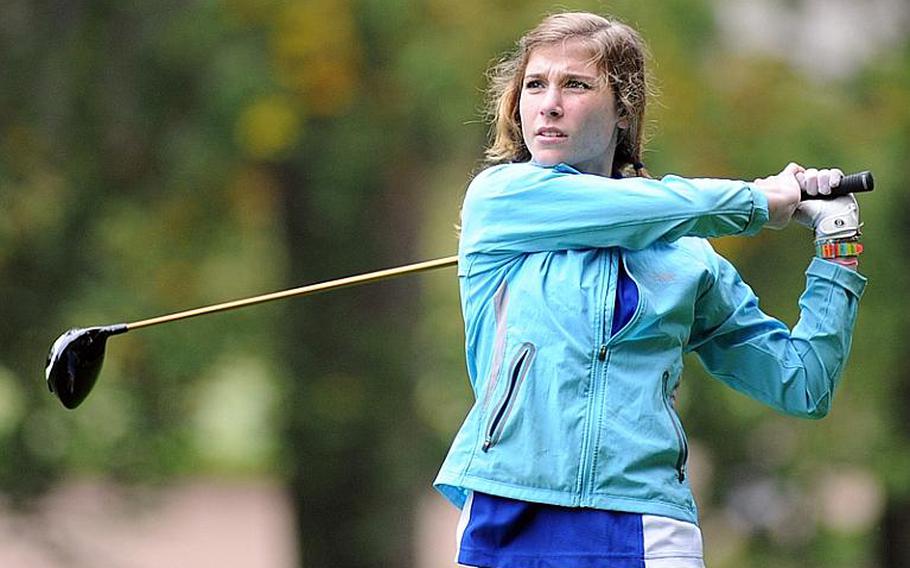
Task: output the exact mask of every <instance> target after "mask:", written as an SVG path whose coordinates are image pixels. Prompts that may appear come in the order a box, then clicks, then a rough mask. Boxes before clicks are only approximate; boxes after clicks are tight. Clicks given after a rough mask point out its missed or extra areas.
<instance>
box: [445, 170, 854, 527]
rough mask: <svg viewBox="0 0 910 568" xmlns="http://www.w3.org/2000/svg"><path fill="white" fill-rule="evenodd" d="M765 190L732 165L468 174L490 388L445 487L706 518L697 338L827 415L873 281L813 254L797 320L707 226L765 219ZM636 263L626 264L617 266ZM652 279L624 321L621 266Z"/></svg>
mask: <svg viewBox="0 0 910 568" xmlns="http://www.w3.org/2000/svg"><path fill="white" fill-rule="evenodd" d="M767 220H768V204H767V200H766V198H765V197H764V195H763V194H762V193H761V192H759V191H757V190H755V189H754V188H752V187H751V186H750V185H749V184H747V183H744V182H740V181H730V180H708V179H692V180H690V179H683V178H680V177H675V176H668V177H665V178H663V179H661V180H649V179H642V178H627V179H622V180H616V179H609V178H604V177H600V176H595V175H588V174H582V173H579V172H577V171H576V170H574V169H572V168H571V167H569V166H565V165H559V166H556V167H552V168H545V167H540V166H536V165H533V164H530V163H523V164H508V165H500V166H495V167H492V168H490V169H487V170H485V171H483V172H481V173H480V174H479V175H477V177H476V178H475V179H474V180H473V181H472V183H471V185H470V187H469V188H468V192H467V195H466V197H465V200H464V206H463V209H462V226H461V241H460V245H459V262H458V276H459V282H460V290H461V302H462V310H463V315H464V321H465V341H466V350H467V368H468V376H469V378H470V381H471V386H472V388H473V390H474V394H475V398H476V402H475V404H474V405H473V407H472V408H471V410H470V412H469V414H468V416H467V417H466V419H465V421H464V424H463V425H462V427H461V429H460V430H459V432H458V434H457V435H456V437H455V440H454V442H453V443H452V447H451V449H450V451H449V454H448V456H447V457H446V459H445V462H444V463H443V465H442V468H441V471H440V472H439V475H438V477H437V479H436V483H435V484H436V487H437V488H438V489H439V490H440V491H441V492H442V493H443V494H444V495H445V496H446V497H447V498H449V499H450V500H451V501H452V502H454V503H455V504H456V505H457V506H459V507H461V506H463V504H464V501H465V498H466V496H467V492H468V491H470V490H475V491H480V492H484V493H490V494H494V495H500V496H503V497H510V498H514V499H522V500H525V501H533V502H540V503H550V504H554V505H562V506H570V507H594V508H600V509H611V510H619V511H630V512H637V513H643V514H652V515H662V516H667V517H672V518H676V519H681V520H685V521H690V522H697V511H696V506H695V502H694V500H693V498H692V493H691V490H690V488H689V485H688V479H687V477H686V471H685V464H686V458H687V454H688V447H687V443H686V437H685V433H684V431H683V427H682V425H681V423H680V421H679V417H678V416H677V414H676V411H675V407H674V404H673V398H674V392H675V389H676V387H677V386H678V383H679V381H680V377H681V374H682V367H683V364H682V358H683V355H684V354H685V353H687V352H695V353H696V354H697V355H698V357H699V358H700V360H701V361H702V363H703V364H704V366H705V367H706V368H707V370H708V371H709V372H710V373H711V374H712V375H714V376H715V377H717V378H718V379H720V380H721V381H723V382H725V383H727V384H728V385H730V386H732V387H733V388H735V389H737V390H739V391H741V392H743V393H745V394H747V395H749V396H751V397H753V398H755V399H758V400H759V401H762V402H764V403H766V404H768V405H770V406H772V407H774V408H776V409H778V410H780V411H782V412H785V413H788V414H793V415H797V416H802V417H807V418H818V417H822V416H824V415H825V414H826V413H827V412H828V410H829V408H830V406H831V399H832V397H833V395H834V391H835V388H836V386H837V384H838V380H839V377H840V374H841V371H842V369H843V367H844V364H845V362H846V359H847V354H848V352H849V349H850V341H851V334H852V330H853V324H854V321H855V318H856V310H857V302H858V300H859V297H860V295H861V294H862V291H863V288H864V285H865V279H864V278H863V277H862V276H860V275H859V274H857V273H855V272H854V271H851V270H849V269H846V268H844V267H842V266H840V265H837V264H835V263H831V262H827V261H823V260H819V259H814V260H812V262H811V264H810V265H809V268H808V270H807V271H806V275H807V283H806V290H805V292H804V293H803V295H802V297H801V298H800V301H799V306H800V319H799V322H798V323H797V324H796V326H795V327H794V328H793V329H792V331H791V330H790V329H788V327H787V326H786V325H785V324H783V323H782V322H780V321H778V320H776V319H774V318H772V317H770V316H768V315H766V314H764V313H763V312H762V311H761V310H760V309H759V306H758V299H757V298H756V296H755V294H754V293H753V292H752V290H751V289H750V288H749V287H748V286H747V285H746V284H745V283H743V281H742V280H741V278H740V276H739V274H738V273H737V271H736V269H735V268H734V267H733V266H732V265H731V264H730V263H729V262H727V261H726V260H725V259H723V258H722V257H721V256H720V255H718V254H717V253H716V252H714V250H713V249H712V248H711V245H710V244H709V243H708V242H707V240H705V239H706V238H707V237H716V236H723V235H735V234H742V235H751V234H754V233H756V232H757V231H759V230H760V229H761V227H762V226H763V225H764V223H765V222H766V221H767ZM620 263H622V267H621V266H620ZM621 269H624V270H625V272H626V274H628V276H629V277H630V278H631V280H632V281H633V282H634V285H635V286H636V287H637V289H638V290H637V291H638V305H637V306H635V310H634V313H633V315H632V317H631V319H629V321H628V322H627V323H626V324H625V325H624V326H623V327H622V328H621V329H619V330H618V331H616V332H615V333H611V331H612V318H613V317H614V313H613V312H614V306H615V296H616V293H617V281H618V274H619V272H620V270H621Z"/></svg>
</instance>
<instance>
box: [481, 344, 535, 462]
mask: <svg viewBox="0 0 910 568" xmlns="http://www.w3.org/2000/svg"><path fill="white" fill-rule="evenodd" d="M533 352H534V346H533V345H532V344H530V343H525V344H524V345H522V347H521V350H520V351H519V352H518V354H517V355H516V356H515V362H514V363H513V364H512V367H511V369H512V370H511V373H510V374H509V387H508V389H507V390H506V394H505V396H504V397H503V399H502V402H500V403H499V407H498V408H497V410H496V412H495V413H494V414H493V417H492V419H490V423H489V425H488V426H487V434H486V437H485V438H484V441H483V451H484V452H488V451H489V450H490V448H491V447H492V446H493V444H495V443H496V442H498V441H499V438H500V436H502V430H503V428H504V425H505V418H506V416H507V415H508V414H509V412H510V410H511V408H512V404H513V403H514V402H515V395H516V394H517V393H518V387H519V385H520V383H521V381H522V380H523V379H524V377H525V375H527V371H528V366H529V364H530V358H531V356H532V355H533Z"/></svg>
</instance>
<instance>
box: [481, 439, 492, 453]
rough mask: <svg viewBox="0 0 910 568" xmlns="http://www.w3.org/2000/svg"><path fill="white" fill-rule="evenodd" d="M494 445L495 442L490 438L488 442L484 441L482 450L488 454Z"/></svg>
mask: <svg viewBox="0 0 910 568" xmlns="http://www.w3.org/2000/svg"><path fill="white" fill-rule="evenodd" d="M492 445H493V440H492V439H491V438H489V437H488V438H487V439H486V440H484V441H483V447H482V448H481V450H483V452H484V453H487V452H489V451H490V446H492Z"/></svg>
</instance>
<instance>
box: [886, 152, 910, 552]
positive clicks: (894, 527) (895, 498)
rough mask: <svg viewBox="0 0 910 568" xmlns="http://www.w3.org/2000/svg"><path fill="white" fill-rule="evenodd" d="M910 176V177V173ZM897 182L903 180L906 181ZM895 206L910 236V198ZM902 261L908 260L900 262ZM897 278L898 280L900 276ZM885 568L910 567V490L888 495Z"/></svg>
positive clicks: (902, 426) (906, 373) (906, 398)
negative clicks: (909, 491) (909, 492)
mask: <svg viewBox="0 0 910 568" xmlns="http://www.w3.org/2000/svg"><path fill="white" fill-rule="evenodd" d="M894 151H895V152H896V153H901V152H905V151H906V148H903V149H895V150H894ZM901 169H903V170H906V169H907V167H906V166H904V167H903V168H901ZM906 173H907V174H910V172H906ZM905 175H906V174H905ZM897 179H903V177H898V178H897ZM895 203H896V206H895V207H893V208H891V210H890V211H891V215H892V216H893V217H892V219H894V220H895V221H896V222H895V224H894V226H895V227H897V228H899V229H900V231H899V234H903V235H907V234H910V197H908V196H906V195H903V194H902V195H901V196H900V197H899V198H896V199H895ZM896 250H900V251H901V252H900V253H896V255H897V256H898V258H895V259H894V260H895V261H896V262H895V263H894V266H895V267H898V266H900V267H906V266H907V261H908V260H910V257H908V255H907V253H906V252H904V251H903V249H896ZM900 258H903V259H904V260H903V261H900ZM895 276H896V277H897V275H895ZM902 276H903V275H901V276H900V277H902ZM885 293H886V294H887V293H888V292H885ZM903 327H904V329H903V330H902V333H900V337H902V338H906V337H907V336H908V333H910V329H908V328H907V325H906V323H905V324H904V326H903ZM904 365H905V367H904V369H902V370H901V371H902V372H901V373H900V374H899V375H898V376H902V377H903V378H904V380H900V381H896V383H895V384H896V387H897V388H896V389H895V392H894V393H893V394H894V397H893V401H892V403H893V405H894V406H893V408H894V409H895V410H894V411H893V412H894V415H895V416H905V415H906V410H907V409H908V408H910V382H908V380H907V377H910V367H908V366H907V365H906V363H905V364H904ZM894 427H895V429H896V430H897V431H898V432H899V435H900V436H901V437H902V438H903V439H904V440H910V423H908V422H907V420H906V419H904V420H899V421H898V422H897V424H895V425H894ZM894 451H901V448H895V450H894ZM881 565H882V567H883V568H905V567H907V566H910V494H908V492H907V491H906V490H904V491H901V492H897V493H896V492H894V491H893V490H892V491H890V492H889V493H888V495H887V502H886V504H885V515H884V520H883V523H882V531H881Z"/></svg>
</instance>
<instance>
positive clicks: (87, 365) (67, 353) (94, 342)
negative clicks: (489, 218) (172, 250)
mask: <svg viewBox="0 0 910 568" xmlns="http://www.w3.org/2000/svg"><path fill="white" fill-rule="evenodd" d="M457 263H458V257H457V256H449V257H446V258H439V259H436V260H428V261H424V262H418V263H415V264H408V265H405V266H399V267H397V268H388V269H385V270H379V271H376V272H369V273H366V274H359V275H356V276H348V277H346V278H339V279H337V280H330V281H327V282H320V283H318V284H310V285H308V286H302V287H300V288H291V289H288V290H282V291H279V292H272V293H270V294H263V295H261V296H253V297H251V298H243V299H239V300H233V301H230V302H224V303H221V304H213V305H211V306H204V307H201V308H196V309H192V310H187V311H183V312H177V313H173V314H168V315H164V316H158V317H154V318H149V319H144V320H140V321H135V322H131V323H119V324H114V325H104V326H97V327H88V328H74V329H71V330H69V331H67V332H65V333H64V334H63V335H61V336H60V337H58V338H57V340H56V341H54V344H53V345H52V346H51V350H50V353H48V355H47V368H46V369H45V378H46V379H47V387H48V388H49V389H50V391H51V392H52V393H54V394H55V395H57V398H59V399H60V402H62V403H63V406H65V407H66V408H69V409H73V408H76V407H77V406H79V405H80V404H82V401H84V400H85V397H87V396H88V394H89V393H90V392H91V391H92V387H94V386H95V382H96V381H97V380H98V374H99V373H100V372H101V364H102V363H103V362H104V348H105V344H106V343H107V338H108V337H110V336H112V335H119V334H121V333H126V332H128V331H132V330H134V329H139V328H142V327H151V326H153V325H159V324H162V323H168V322H172V321H177V320H182V319H187V318H192V317H196V316H202V315H206V314H213V313H216V312H224V311H228V310H233V309H236V308H243V307H246V306H252V305H254V304H262V303H264V302H271V301H273V300H281V299H284V298H291V297H295V296H306V295H308V294H315V293H317V292H326V291H328V290H337V289H338V288H345V287H347V286H356V285H359V284H368V283H371V282H378V281H380V280H387V279H390V278H395V277H398V276H404V275H406V274H416V273H418V272H426V271H428V270H434V269H437V268H445V267H447V266H454V265H455V264H457Z"/></svg>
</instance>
